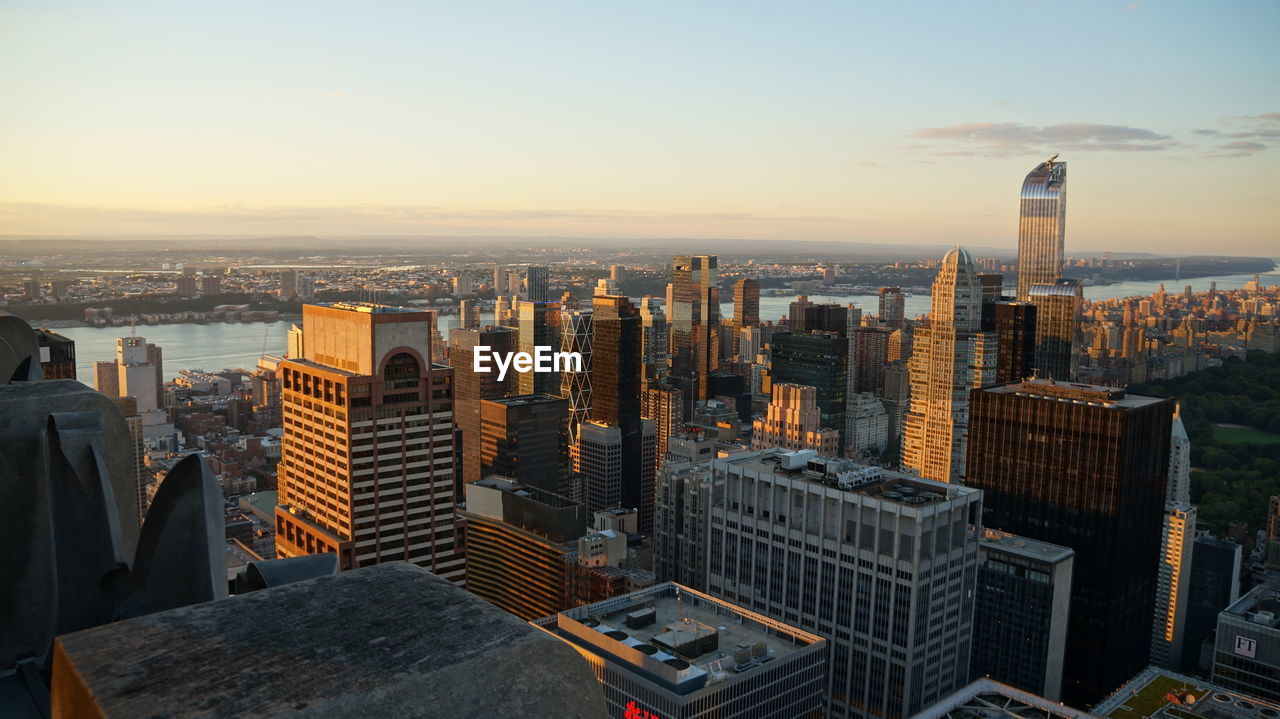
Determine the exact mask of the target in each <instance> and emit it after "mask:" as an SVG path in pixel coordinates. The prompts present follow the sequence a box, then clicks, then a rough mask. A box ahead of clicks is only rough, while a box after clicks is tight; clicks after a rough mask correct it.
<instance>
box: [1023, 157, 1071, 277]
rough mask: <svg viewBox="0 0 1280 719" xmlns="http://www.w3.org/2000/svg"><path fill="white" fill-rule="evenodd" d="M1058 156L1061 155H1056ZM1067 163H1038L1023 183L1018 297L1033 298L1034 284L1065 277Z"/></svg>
mask: <svg viewBox="0 0 1280 719" xmlns="http://www.w3.org/2000/svg"><path fill="white" fill-rule="evenodd" d="M1054 157H1057V155H1054ZM1066 222H1067V163H1065V162H1056V161H1055V160H1054V159H1053V158H1050V159H1049V160H1046V161H1045V162H1042V163H1040V164H1039V165H1036V168H1035V169H1034V170H1032V171H1031V172H1029V173H1027V178H1026V180H1024V181H1023V183H1022V201H1021V206H1020V209H1019V212H1018V290H1017V293H1018V299H1019V300H1022V301H1023V302H1028V301H1030V298H1031V286H1032V285H1047V284H1053V283H1054V282H1056V281H1057V280H1058V278H1060V277H1062V260H1063V254H1064V248H1065V243H1066Z"/></svg>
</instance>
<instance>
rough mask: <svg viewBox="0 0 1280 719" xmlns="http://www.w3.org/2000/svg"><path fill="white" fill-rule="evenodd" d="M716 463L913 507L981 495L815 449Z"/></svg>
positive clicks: (749, 455)
mask: <svg viewBox="0 0 1280 719" xmlns="http://www.w3.org/2000/svg"><path fill="white" fill-rule="evenodd" d="M716 462H717V463H719V464H717V466H725V465H739V466H747V467H751V468H753V469H755V470H756V471H760V472H765V473H770V474H773V475H774V476H777V477H787V478H789V479H799V480H803V481H807V482H812V483H814V484H820V485H822V486H825V487H832V488H834V489H839V490H843V491H846V492H852V493H855V494H861V495H865V496H868V497H874V498H876V499H880V500H887V501H890V502H895V503H897V504H905V505H911V506H924V505H928V504H933V503H935V502H941V501H945V500H947V499H954V498H955V497H957V496H960V495H961V494H962V493H971V492H975V491H977V490H974V489H966V488H964V487H961V486H959V485H954V484H944V483H941V482H934V481H932V480H927V479H920V478H919V477H913V476H911V475H908V474H902V473H901V472H894V471H892V470H888V469H883V468H881V467H876V466H872V465H865V464H859V463H857V462H854V461H853V460H849V459H836V458H832V457H823V456H821V455H819V454H818V453H817V452H816V451H815V450H812V449H802V450H795V451H789V450H784V449H778V448H774V449H766V450H760V451H749V452H738V453H735V454H731V455H729V456H727V457H723V458H721V459H718V460H716Z"/></svg>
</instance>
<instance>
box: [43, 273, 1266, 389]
mask: <svg viewBox="0 0 1280 719" xmlns="http://www.w3.org/2000/svg"><path fill="white" fill-rule="evenodd" d="M1252 279H1253V275H1226V276H1221V277H1200V278H1197V279H1191V280H1165V281H1164V285H1165V289H1166V290H1167V291H1168V292H1171V293H1173V292H1181V291H1182V288H1183V287H1184V286H1185V285H1188V284H1189V285H1191V288H1192V289H1193V290H1194V291H1196V292H1203V291H1206V290H1208V289H1209V283H1210V282H1217V283H1218V284H1217V286H1218V289H1220V290H1229V289H1238V288H1240V287H1242V286H1244V283H1246V282H1248V281H1249V280H1252ZM1262 281H1263V284H1266V285H1271V284H1277V283H1280V273H1274V272H1273V273H1269V274H1265V275H1263V276H1262ZM1159 287H1160V282H1159V281H1151V282H1148V281H1142V282H1118V283H1116V284H1113V285H1101V286H1097V287H1085V290H1084V294H1085V297H1087V298H1089V299H1091V300H1100V299H1107V298H1110V297H1132V296H1135V295H1149V294H1151V293H1153V292H1155V291H1156V290H1157V289H1159ZM794 300H795V296H794V295H788V296H783V297H769V296H761V297H760V317H761V318H762V319H766V320H774V321H777V320H778V318H780V317H783V316H784V315H786V314H787V306H788V305H789V304H791V302H793V301H794ZM809 301H810V302H837V303H840V304H847V303H849V302H852V303H854V304H855V305H857V306H858V307H860V308H861V309H862V311H863V312H866V313H871V314H874V313H875V312H877V311H878V309H879V298H878V297H877V296H876V295H809ZM928 311H929V295H909V296H908V297H907V301H906V313H907V316H908V317H915V316H917V315H922V314H927V313H928ZM721 313H722V315H723V316H725V317H730V316H732V315H733V304H732V303H725V304H724V305H723V306H722V308H721ZM457 319H458V318H457V316H456V315H450V316H446V317H442V318H441V327H440V331H441V332H443V333H445V336H446V338H447V337H448V331H449V328H451V327H453V326H454V325H455V324H456V323H457ZM492 319H493V315H492V314H491V313H490V314H487V315H485V314H482V315H481V322H490V321H492ZM291 324H292V323H291V322H289V321H280V322H254V323H248V324H244V323H239V322H233V323H224V324H223V323H211V324H205V325H197V324H175V325H148V326H142V327H139V328H138V334H140V335H142V336H143V337H145V338H147V341H148V342H151V343H153V344H156V345H159V346H160V347H161V349H163V351H164V370H165V378H166V379H172V378H173V376H174V375H176V374H177V373H178V371H179V370H184V369H205V370H219V369H223V368H228V367H243V368H245V369H248V370H252V369H253V368H254V366H255V365H256V364H257V362H258V356H259V355H260V354H262V352H263V348H264V341H265V348H266V353H267V354H272V355H281V354H284V351H285V346H286V334H287V333H288V331H289V326H290V325H291ZM57 331H58V332H59V333H60V334H63V335H65V336H67V337H70V338H71V339H73V340H75V342H76V364H77V373H78V375H79V378H80V381H82V382H84V383H85V384H89V385H92V384H93V363H94V362H95V361H98V360H114V359H115V354H116V338H117V337H121V336H123V335H125V334H127V333H128V328H126V327H68V328H64V329H59V330H57Z"/></svg>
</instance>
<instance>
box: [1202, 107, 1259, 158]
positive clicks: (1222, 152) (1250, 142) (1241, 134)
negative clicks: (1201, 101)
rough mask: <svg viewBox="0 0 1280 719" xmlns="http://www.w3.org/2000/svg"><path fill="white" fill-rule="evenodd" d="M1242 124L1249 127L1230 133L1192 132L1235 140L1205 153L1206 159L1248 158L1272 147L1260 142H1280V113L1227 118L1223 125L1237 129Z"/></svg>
mask: <svg viewBox="0 0 1280 719" xmlns="http://www.w3.org/2000/svg"><path fill="white" fill-rule="evenodd" d="M1242 123H1243V124H1245V125H1248V127H1247V128H1244V129H1234V130H1232V131H1230V132H1223V131H1220V130H1212V129H1204V130H1192V132H1193V133H1195V134H1197V135H1201V136H1204V137H1213V138H1223V139H1227V138H1229V139H1231V140H1233V142H1228V143H1226V144H1225V145H1217V146H1215V147H1214V148H1213V149H1212V150H1210V151H1208V152H1206V153H1205V155H1204V156H1205V157H1247V156H1249V155H1254V154H1257V153H1259V152H1262V151H1264V150H1266V149H1268V148H1269V147H1271V145H1267V144H1265V143H1262V142H1258V140H1280V112H1264V113H1262V114H1261V115H1247V116H1245V117H1234V118H1227V119H1225V120H1224V121H1223V124H1226V125H1232V126H1235V127H1237V128H1238V127H1239V126H1240V124H1242Z"/></svg>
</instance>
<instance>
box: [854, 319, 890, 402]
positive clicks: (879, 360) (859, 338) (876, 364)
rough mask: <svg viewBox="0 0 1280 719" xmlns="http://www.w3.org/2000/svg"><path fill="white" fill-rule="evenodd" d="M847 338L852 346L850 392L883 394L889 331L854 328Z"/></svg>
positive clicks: (873, 328) (882, 328)
mask: <svg viewBox="0 0 1280 719" xmlns="http://www.w3.org/2000/svg"><path fill="white" fill-rule="evenodd" d="M850 334H851V337H850V338H849V339H850V341H851V342H852V344H853V352H852V353H851V355H852V361H851V366H852V367H853V387H851V388H850V392H851V393H853V394H856V393H859V392H874V393H876V394H881V393H883V392H884V368H885V365H886V364H888V357H889V335H890V330H888V329H887V328H884V327H855V328H853V329H852V330H851V331H850Z"/></svg>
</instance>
